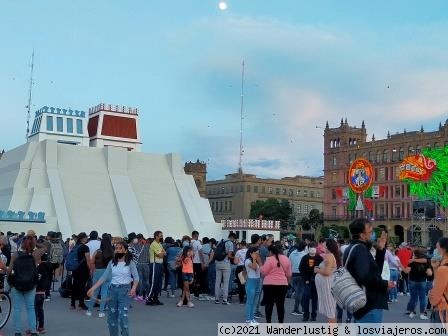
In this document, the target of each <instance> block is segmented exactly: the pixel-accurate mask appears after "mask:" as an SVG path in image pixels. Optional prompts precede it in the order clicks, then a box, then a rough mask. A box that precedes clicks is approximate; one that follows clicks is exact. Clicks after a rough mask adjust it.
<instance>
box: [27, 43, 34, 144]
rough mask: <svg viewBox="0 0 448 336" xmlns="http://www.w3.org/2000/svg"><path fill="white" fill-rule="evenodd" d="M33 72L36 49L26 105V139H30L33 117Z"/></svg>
mask: <svg viewBox="0 0 448 336" xmlns="http://www.w3.org/2000/svg"><path fill="white" fill-rule="evenodd" d="M33 72H34V50H33V53H32V54H31V72H30V86H29V89H28V104H27V106H25V107H26V109H27V114H26V136H25V139H28V136H29V135H30V119H31V100H32V97H33V84H34V83H33Z"/></svg>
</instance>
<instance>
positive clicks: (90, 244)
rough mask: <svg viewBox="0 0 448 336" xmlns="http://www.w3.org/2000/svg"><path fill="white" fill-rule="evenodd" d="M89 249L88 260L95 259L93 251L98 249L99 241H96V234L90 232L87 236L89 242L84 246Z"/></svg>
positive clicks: (95, 232)
mask: <svg viewBox="0 0 448 336" xmlns="http://www.w3.org/2000/svg"><path fill="white" fill-rule="evenodd" d="M86 245H87V246H88V247H89V251H90V259H93V258H94V257H95V251H96V250H99V249H100V246H101V241H99V240H98V232H97V231H92V232H90V235H89V241H88V242H87V244H86Z"/></svg>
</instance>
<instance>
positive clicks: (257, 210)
mask: <svg viewBox="0 0 448 336" xmlns="http://www.w3.org/2000/svg"><path fill="white" fill-rule="evenodd" d="M260 215H261V216H263V219H267V220H279V221H280V222H281V226H282V229H287V227H288V225H290V224H291V223H294V215H293V213H292V207H291V205H290V204H289V201H288V200H281V201H279V200H278V199H275V198H269V199H267V200H265V201H263V200H257V201H255V202H252V204H251V207H250V214H249V216H250V218H259V217H260Z"/></svg>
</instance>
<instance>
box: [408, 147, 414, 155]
mask: <svg viewBox="0 0 448 336" xmlns="http://www.w3.org/2000/svg"><path fill="white" fill-rule="evenodd" d="M414 153H415V151H414V147H412V146H409V149H408V155H414Z"/></svg>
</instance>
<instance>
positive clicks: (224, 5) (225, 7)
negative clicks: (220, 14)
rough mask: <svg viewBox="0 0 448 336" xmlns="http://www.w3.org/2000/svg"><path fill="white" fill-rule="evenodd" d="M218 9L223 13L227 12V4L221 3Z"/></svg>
mask: <svg viewBox="0 0 448 336" xmlns="http://www.w3.org/2000/svg"><path fill="white" fill-rule="evenodd" d="M218 8H219V10H221V11H225V10H227V3H226V2H225V1H220V2H219V4H218Z"/></svg>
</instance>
